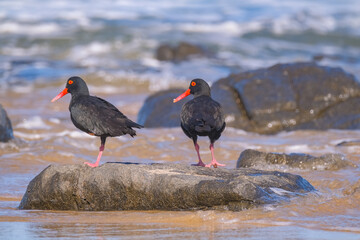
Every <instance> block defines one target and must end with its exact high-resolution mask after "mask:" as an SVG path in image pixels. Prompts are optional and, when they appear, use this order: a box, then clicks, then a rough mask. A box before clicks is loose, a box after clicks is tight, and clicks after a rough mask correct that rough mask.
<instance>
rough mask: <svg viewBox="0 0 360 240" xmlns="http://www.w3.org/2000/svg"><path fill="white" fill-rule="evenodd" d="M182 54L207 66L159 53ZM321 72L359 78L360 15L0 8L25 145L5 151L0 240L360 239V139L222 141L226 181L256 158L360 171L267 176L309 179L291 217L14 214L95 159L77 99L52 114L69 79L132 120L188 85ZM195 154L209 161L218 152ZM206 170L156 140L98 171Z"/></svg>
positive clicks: (79, 0)
mask: <svg viewBox="0 0 360 240" xmlns="http://www.w3.org/2000/svg"><path fill="white" fill-rule="evenodd" d="M180 41H186V42H189V43H192V44H196V45H199V46H201V47H203V48H204V49H206V51H208V53H209V54H208V56H206V57H194V58H191V59H189V60H187V61H183V62H178V63H173V62H162V61H158V60H157V59H156V58H155V52H156V49H157V47H158V46H160V45H161V44H163V43H168V44H177V43H179V42H180ZM313 60H316V61H317V62H318V63H319V64H320V65H326V66H335V67H342V68H343V69H344V70H346V71H347V72H349V73H351V74H354V75H355V76H356V77H357V78H358V77H359V76H360V4H359V1H356V0H342V1H335V0H329V1H325V0H319V1H307V0H306V1H295V0H289V1H276V0H253V1H220V0H218V1H211V0H208V1H205V0H199V1H189V0H184V1H175V2H174V1H169V0H157V1H145V0H140V1H122V0H118V1H115V0H114V1H108V0H106V1H94V0H90V1H85V0H72V1H70V0H57V1H40V0H27V1H25V0H23V1H20V0H19V1H13V0H1V1H0V104H2V105H3V106H4V108H5V109H6V110H7V112H8V115H9V117H10V118H11V120H12V124H13V128H14V135H15V137H16V139H15V141H12V142H10V143H0V183H1V187H0V239H39V238H42V239H54V238H59V239H85V238H86V239H119V238H121V239H154V238H158V239H178V238H180V237H181V238H194V239H239V238H241V239H316V240H317V239H319V240H320V239H360V228H359V226H360V207H359V206H360V192H359V190H358V186H359V182H360V174H359V170H360V169H359V165H360V160H359V159H360V147H359V146H356V145H354V146H347V147H338V146H337V144H338V143H340V142H342V141H349V140H358V139H359V133H360V132H359V130H327V131H294V132H281V133H279V134H276V135H259V134H255V133H250V132H245V131H243V130H240V129H234V128H226V130H225V131H224V133H223V135H222V137H221V138H220V140H219V141H217V142H216V144H215V155H216V157H217V160H218V161H219V162H220V163H225V164H226V167H227V168H234V167H235V166H236V161H237V158H238V157H239V155H240V153H241V152H242V151H243V150H245V149H248V148H250V149H256V150H261V151H267V152H285V153H294V152H295V153H307V154H312V155H315V156H320V155H323V154H326V153H340V154H343V155H344V159H347V160H348V161H350V162H351V163H353V164H354V165H355V166H357V167H353V168H346V169H341V170H337V169H332V170H301V169H296V168H289V167H284V166H280V167H279V166H264V167H263V168H264V169H266V170H281V171H286V172H291V173H294V174H299V175H301V176H303V177H304V178H305V179H307V180H308V181H309V182H310V183H311V184H312V185H313V186H314V187H315V188H316V189H317V190H318V191H317V193H316V194H309V195H308V196H305V197H301V198H298V199H294V200H293V201H290V202H287V203H281V204H278V205H267V206H264V207H260V208H257V209H250V210H246V211H242V212H224V211H181V212H168V211H124V212H72V211H20V210H18V209H17V207H18V205H19V202H20V200H21V198H22V196H23V194H24V192H25V190H26V186H27V184H28V183H29V181H30V180H31V179H32V178H33V177H35V176H36V175H37V174H38V173H39V172H40V171H42V170H43V169H44V168H45V167H47V166H48V165H49V164H82V163H83V162H85V161H90V162H93V161H95V159H96V156H97V151H98V147H99V144H100V140H99V139H98V138H95V137H91V136H88V135H87V134H85V133H83V132H81V131H79V130H78V129H76V128H75V127H74V126H73V124H72V123H71V120H70V117H69V112H68V104H69V101H70V97H69V96H65V97H64V98H62V99H61V100H58V101H57V102H55V103H51V102H50V100H51V99H52V98H53V97H54V96H56V95H57V94H58V93H59V92H60V91H61V90H62V89H63V87H64V86H65V81H66V80H67V79H68V78H69V77H70V76H73V75H79V76H82V77H83V78H84V79H85V80H86V81H87V83H88V85H89V89H90V92H91V94H93V95H97V96H99V97H102V98H105V99H106V100H108V101H110V102H111V103H113V104H114V105H115V106H117V107H118V108H119V109H120V110H121V111H122V112H123V113H124V114H126V115H127V116H128V117H129V118H131V119H132V120H136V118H137V114H138V111H139V109H140V108H141V106H142V104H143V102H144V100H145V99H146V97H147V96H149V95H150V94H152V93H154V92H155V91H158V90H161V89H167V88H170V87H183V88H185V87H187V86H188V83H189V81H190V80H191V79H192V78H195V77H200V78H203V79H205V80H207V81H208V82H209V83H212V82H214V81H216V80H218V79H220V78H222V77H226V76H227V75H229V74H230V73H234V72H235V73H236V72H242V71H247V70H252V69H258V68H264V67H269V66H271V65H273V64H276V63H288V62H298V61H313ZM199 144H200V149H201V150H200V153H201V155H202V156H203V160H204V161H205V162H208V161H210V159H211V154H210V151H209V150H208V144H209V143H208V140H207V139H206V138H200V140H199ZM196 160H197V156H196V152H195V150H194V149H193V145H192V141H191V140H190V139H188V138H187V137H186V136H185V135H184V134H183V133H182V131H181V129H180V128H172V129H166V128H157V129H142V130H138V135H137V137H135V138H134V139H132V138H130V137H127V136H122V137H119V138H111V139H109V140H108V141H107V144H106V150H105V152H104V154H103V157H102V161H101V163H102V164H104V163H106V162H111V161H124V162H125V161H129V162H139V163H154V162H174V163H184V164H191V163H194V162H196ZM320 169H321V168H320ZM279 191H281V190H279Z"/></svg>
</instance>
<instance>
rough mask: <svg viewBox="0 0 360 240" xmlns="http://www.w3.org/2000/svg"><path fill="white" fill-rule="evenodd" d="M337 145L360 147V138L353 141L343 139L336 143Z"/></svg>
mask: <svg viewBox="0 0 360 240" xmlns="http://www.w3.org/2000/svg"><path fill="white" fill-rule="evenodd" d="M336 146H337V147H353V146H357V147H360V140H352V141H343V142H341V143H338V144H336Z"/></svg>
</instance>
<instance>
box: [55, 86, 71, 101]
mask: <svg viewBox="0 0 360 240" xmlns="http://www.w3.org/2000/svg"><path fill="white" fill-rule="evenodd" d="M66 94H68V89H67V88H65V89H64V90H62V92H61V93H59V94H58V95H57V96H56V97H54V98H53V99H52V100H51V102H55V101H56V100H58V99H59V98H62V97H63V96H65V95H66Z"/></svg>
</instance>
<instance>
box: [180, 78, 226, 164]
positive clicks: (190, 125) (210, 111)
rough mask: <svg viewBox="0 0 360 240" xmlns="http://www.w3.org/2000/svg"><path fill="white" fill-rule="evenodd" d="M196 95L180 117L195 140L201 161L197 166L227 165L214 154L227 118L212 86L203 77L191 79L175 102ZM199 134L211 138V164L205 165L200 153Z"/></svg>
mask: <svg viewBox="0 0 360 240" xmlns="http://www.w3.org/2000/svg"><path fill="white" fill-rule="evenodd" d="M190 94H193V95H194V98H193V99H192V100H190V101H189V102H187V103H185V104H184V105H183V106H182V109H181V113H180V118H181V128H182V130H183V131H184V133H185V134H186V136H188V137H189V138H191V139H192V140H193V142H194V146H195V149H196V152H197V155H198V158H199V162H198V163H197V164H194V165H195V166H203V167H211V166H213V167H214V168H216V167H217V166H225V165H224V164H220V163H218V162H217V161H216V159H215V155H214V143H215V141H216V140H218V139H219V138H220V136H221V133H222V131H224V129H225V125H226V124H225V119H224V114H223V111H222V108H221V105H220V104H219V103H218V102H216V101H215V100H213V99H212V98H211V94H210V87H209V85H208V84H207V83H206V82H205V81H204V80H202V79H198V78H197V79H194V80H192V81H191V83H190V86H189V89H188V90H186V91H185V92H184V93H183V94H181V95H180V96H178V97H177V98H176V99H174V103H175V102H177V101H180V100H181V99H183V98H185V97H187V96H189V95H190ZM198 136H208V137H209V139H210V151H211V156H212V160H211V163H210V164H207V165H205V164H204V163H203V161H202V160H201V157H200V153H199V149H200V147H199V145H198V144H197V137H198Z"/></svg>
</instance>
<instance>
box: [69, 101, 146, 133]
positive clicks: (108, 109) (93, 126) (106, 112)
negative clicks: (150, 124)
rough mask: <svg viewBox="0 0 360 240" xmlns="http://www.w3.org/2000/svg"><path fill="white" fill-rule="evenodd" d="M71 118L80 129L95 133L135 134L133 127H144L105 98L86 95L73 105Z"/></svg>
mask: <svg viewBox="0 0 360 240" xmlns="http://www.w3.org/2000/svg"><path fill="white" fill-rule="evenodd" d="M71 118H72V120H73V123H74V125H75V126H76V127H78V128H79V129H81V130H83V131H85V132H88V133H93V134H95V135H98V136H99V135H109V136H120V135H124V134H130V135H132V136H133V135H135V131H134V130H132V129H131V127H138V128H139V127H142V126H141V125H138V124H137V123H134V122H133V121H131V120H130V119H128V118H127V117H126V116H125V115H124V114H123V113H122V112H120V111H119V110H118V109H117V108H116V107H115V106H114V105H112V104H111V103H109V102H107V101H105V100H104V99H101V98H98V97H94V96H86V98H85V97H84V98H81V99H79V100H78V101H77V102H76V103H75V104H73V105H72V106H71Z"/></svg>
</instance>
